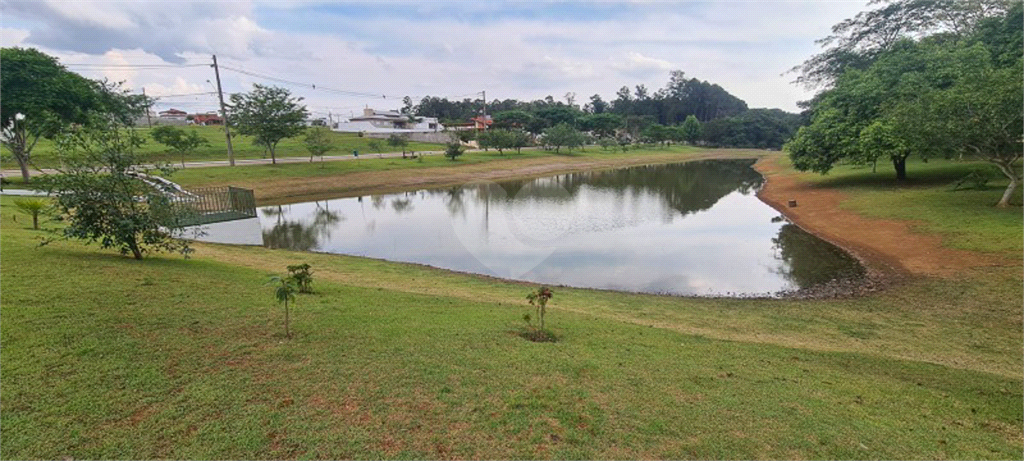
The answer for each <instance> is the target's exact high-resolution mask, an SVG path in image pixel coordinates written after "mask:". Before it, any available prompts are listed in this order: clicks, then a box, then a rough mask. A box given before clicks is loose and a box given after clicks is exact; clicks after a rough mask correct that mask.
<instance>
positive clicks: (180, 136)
mask: <svg viewBox="0 0 1024 461" xmlns="http://www.w3.org/2000/svg"><path fill="white" fill-rule="evenodd" d="M149 135H150V136H152V137H153V140H154V141H156V142H158V143H160V144H163V145H165V146H167V148H168V150H169V151H171V152H174V153H177V154H179V155H181V167H182V168H185V156H187V155H189V154H192V153H194V152H195V151H196V149H198V148H199V146H203V145H207V146H208V145H210V142H209V141H207V140H206V138H203V137H201V136H199V133H196V131H195V130H188V131H187V132H186V130H183V129H181V128H178V127H174V126H171V125H160V126H157V127H155V128H153V129H152V130H150V132H149Z"/></svg>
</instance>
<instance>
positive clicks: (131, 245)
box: [128, 242, 142, 259]
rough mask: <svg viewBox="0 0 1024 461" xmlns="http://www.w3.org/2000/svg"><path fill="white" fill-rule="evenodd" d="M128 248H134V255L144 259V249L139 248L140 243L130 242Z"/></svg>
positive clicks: (136, 257)
mask: <svg viewBox="0 0 1024 461" xmlns="http://www.w3.org/2000/svg"><path fill="white" fill-rule="evenodd" d="M128 248H130V249H131V250H132V256H133V257H135V259H142V250H140V249H139V245H138V244H137V243H135V242H129V243H128Z"/></svg>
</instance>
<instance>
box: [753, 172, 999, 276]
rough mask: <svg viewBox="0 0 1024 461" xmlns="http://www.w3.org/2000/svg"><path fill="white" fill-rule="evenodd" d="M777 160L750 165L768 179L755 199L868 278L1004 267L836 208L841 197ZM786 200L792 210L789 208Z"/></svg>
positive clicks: (900, 226) (895, 224)
mask: <svg viewBox="0 0 1024 461" xmlns="http://www.w3.org/2000/svg"><path fill="white" fill-rule="evenodd" d="M782 160H783V157H782V156H774V155H773V156H765V157H762V158H761V159H760V160H759V161H758V162H757V164H756V165H755V168H756V169H757V170H758V171H759V172H761V174H762V175H764V177H765V179H766V180H767V181H766V183H765V186H764V187H763V188H762V189H761V191H760V192H759V193H758V197H760V198H761V200H763V201H764V202H765V203H767V204H769V205H771V206H772V207H773V208H775V209H776V210H779V211H780V212H781V213H783V214H784V215H786V217H787V218H789V220H790V221H792V222H793V223H795V224H796V225H798V226H800V227H801V228H803V229H804V230H807V231H808V232H811V233H813V234H815V235H817V236H819V237H821V238H824V239H825V240H828V241H830V242H832V243H834V244H836V245H838V246H840V247H842V248H844V249H846V250H847V251H849V252H850V253H852V254H853V255H854V256H856V257H857V258H858V259H860V260H861V261H862V262H863V263H865V266H867V267H868V269H869V270H870V271H871V272H872V273H873V275H880V276H884V277H886V278H892V277H897V278H902V277H905V276H907V275H926V276H939V277H953V276H955V275H957V274H958V273H960V272H961V271H962V270H963V269H964V268H965V267H982V266H997V265H1005V263H1006V262H1005V261H1003V258H1001V257H998V256H992V255H985V254H981V253H976V252H971V251H963V250H956V249H952V248H947V247H944V246H943V245H942V237H939V236H934V235H926V234H921V233H918V232H914V231H913V230H912V229H911V226H913V224H914V223H913V222H910V221H897V220H887V219H873V218H866V217H864V216H861V215H858V214H856V213H854V212H852V211H849V210H845V209H843V208H841V207H840V203H842V201H843V199H844V198H845V195H844V194H843V193H842V192H839V191H837V190H835V189H830V188H822V187H815V186H814V185H811V184H808V183H806V182H803V181H800V180H799V179H798V178H797V177H796V174H794V173H793V172H792V171H790V170H788V169H787V168H786V167H785V166H783V165H782V164H781V161H782ZM789 200H796V201H797V206H796V207H793V208H790V207H789V206H788V202H789Z"/></svg>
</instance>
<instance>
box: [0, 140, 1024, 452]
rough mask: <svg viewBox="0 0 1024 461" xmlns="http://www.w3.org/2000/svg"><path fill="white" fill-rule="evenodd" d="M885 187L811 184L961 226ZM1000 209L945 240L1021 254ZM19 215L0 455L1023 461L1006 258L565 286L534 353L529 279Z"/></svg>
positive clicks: (1016, 305) (1015, 279)
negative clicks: (674, 283)
mask: <svg viewBox="0 0 1024 461" xmlns="http://www.w3.org/2000/svg"><path fill="white" fill-rule="evenodd" d="M651 154H652V155H658V154H655V153H651ZM524 155H533V154H524ZM582 155H587V156H595V158H597V157H598V156H601V155H611V154H603V153H600V152H599V151H596V152H590V151H589V150H588V152H587V153H586V154H581V156H582ZM497 160H500V159H497ZM497 160H493V161H497ZM428 161H431V159H427V160H425V161H424V163H426V162H428ZM336 163H337V164H342V163H352V164H358V163H362V162H336ZM933 163H934V162H933ZM408 164H418V162H415V161H412V162H409V163H408ZM332 165H333V164H332ZM400 165H401V166H403V167H404V165H405V164H400ZM493 165H500V164H497V163H493ZM936 165H938V164H937V163H936ZM339 167H340V165H339ZM964 167H965V166H963V165H961V166H959V167H956V168H954V169H957V168H964ZM353 168H354V167H353ZM495 168H497V166H495ZM936 168H938V167H936ZM247 169H248V167H247V168H246V170H247ZM237 170H239V171H241V170H242V169H237ZM285 171H291V170H285ZM382 171H385V172H386V171H388V170H386V169H385V170H382ZM915 171H919V170H916V169H910V174H911V175H912V176H913V175H914V174H915ZM196 172H199V170H198V169H197V170H196ZM392 173H393V174H394V173H395V172H392ZM232 174H233V173H232ZM294 174H296V175H300V176H301V175H303V174H312V173H309V172H304V171H297V172H296V173H294ZM354 174H356V173H353V175H354ZM950 174H952V173H950ZM883 175H884V173H879V174H878V175H876V176H871V177H869V178H864V177H863V171H862V170H844V169H840V170H838V171H836V172H835V173H834V174H833V175H830V176H828V177H824V178H821V177H817V176H814V177H809V178H811V179H813V180H814V181H820V185H821V186H822V187H842V188H843V189H844V191H848V192H849V197H850V199H849V203H847V204H844V205H843V206H849V207H851V209H857V210H860V209H861V208H864V209H865V210H876V209H883V208H888V207H890V206H891V204H892V203H905V202H907V201H918V202H923V203H915V204H914V205H913V207H908V208H913V209H915V210H917V209H919V211H908V213H914V214H911V215H909V216H912V219H915V220H920V221H921V222H922V223H924V224H922V226H923V227H922V231H926V232H932V231H936V232H946V231H945V230H943V228H942V227H937V226H939V225H945V224H944V222H945V221H946V220H948V219H953V218H951V216H952V215H955V214H956V211H955V210H953V211H950V210H946V209H945V208H947V207H949V208H952V207H953V205H950V204H951V203H956V200H959V197H962V195H959V194H965V193H964V192H949V193H946V192H944V188H945V187H946V185H947V183H945V182H943V181H938V180H936V181H935V182H934V183H932V184H920V185H917V186H910V187H890V186H889V185H888V183H887V181H886V180H885V179H884V178H882V176H883ZM871 178H879V180H877V181H876V180H871ZM950 182H951V181H950ZM999 193H1001V191H998V190H995V189H993V190H989V191H987V194H988V195H987V196H986V197H991V196H995V197H998V194H999ZM919 194H923V195H919ZM942 194H946V195H942ZM966 194H971V193H970V192H968V193H966ZM922 197H923V198H922ZM942 197H950V199H949V200H950V201H948V202H947V201H944V200H942ZM971 200H974V201H975V202H978V203H983V202H985V201H986V200H988V198H985V197H981V196H979V197H976V198H974V199H971ZM972 203H973V202H972ZM1003 211H1005V210H996V209H994V208H991V207H989V206H985V205H982V206H977V207H974V208H971V210H970V211H969V213H970V214H971V216H972V217H971V218H969V223H968V224H969V225H952V224H950V225H949V226H950V230H949V232H957V233H958V234H956V235H963V236H964V237H962V238H959V239H956V240H952V241H957V240H959V241H986V240H992V242H991V243H989V244H988V245H989V246H986V247H984V248H979V249H985V250H989V251H998V252H1004V251H1005V252H1012V251H1014V250H1013V249H1014V248H1018V247H1014V245H1020V242H1019V240H1020V238H1021V235H1022V230H1021V228H1022V225H1021V216H1020V209H1019V208H1018V209H1016V210H1015V211H1014V212H1015V216H1016V217H1017V218H1016V219H1017V220H1016V221H1015V223H1014V222H1013V221H1012V220H1009V219H1008V218H1006V217H1005V214H1004V213H1003ZM1011 211H1013V210H1011ZM16 215H17V212H16V211H15V210H14V207H13V206H12V200H11V199H10V198H9V197H4V198H2V199H0V226H2V234H0V235H2V238H0V265H2V267H3V268H4V269H5V270H3V271H2V273H0V286H2V317H3V322H2V323H0V343H2V345H3V347H2V349H0V355H2V356H0V374H2V376H3V386H2V387H0V397H2V398H0V428H2V444H0V451H2V453H0V456H2V457H3V458H5V459H14V458H19V459H20V458H64V457H73V458H157V457H159V458H235V459H239V458H254V459H255V458H260V459H266V458H509V459H510V458H545V459H569V458H572V459H584V458H585V459H594V458H630V459H635V458H662V459H664V458H734V459H736V458H790V459H796V458H830V459H837V458H858V459H862V458H875V459H877V458H884V459H940V458H941V459H946V458H959V459H968V458H970V459H1006V458H1019V457H1020V454H1021V451H1022V449H1024V439H1022V435H1021V434H1022V430H1024V397H1022V395H1024V387H1022V378H1021V375H1022V372H1024V370H1022V364H1021V350H1022V347H1024V340H1022V333H1021V328H1022V319H1021V317H1022V312H1021V305H1020V300H1021V299H1022V296H1024V288H1022V286H1021V267H1020V266H1019V265H1017V266H1014V267H990V268H975V269H965V271H964V274H963V276H962V277H960V278H958V279H956V280H944V279H941V280H940V279H927V278H923V279H916V280H911V281H909V282H907V283H906V284H904V285H901V286H899V287H895V288H892V289H890V290H888V291H885V292H882V293H877V294H874V295H871V296H867V297H862V298H855V299H835V300H801V301H796V300H739V299H689V298H675V297H661V296H651V295H635V294H625V293H615V292H607V291H595V290H577V289H568V288H559V289H556V290H555V297H554V299H553V300H552V302H551V304H549V314H548V317H547V319H548V323H549V325H550V326H551V327H553V329H554V330H555V331H556V332H557V333H558V334H559V335H560V338H561V341H560V342H558V343H553V344H538V343H532V342H529V341H526V340H523V339H521V338H519V337H518V336H516V335H514V334H513V333H512V330H513V329H514V328H516V327H517V326H518V325H520V324H521V323H522V320H520V318H521V316H522V314H523V313H525V312H527V311H528V307H529V306H528V305H527V304H526V302H525V299H524V297H525V295H526V293H527V291H529V289H530V288H531V287H530V286H528V285H524V284H519V283H513V282H505V281H501V280H495V279H491V278H486V277H479V276H472V275H466V274H457V273H452V272H447V271H442V270H437V269H432V268H428V267H423V266H417V265H409V264H400V263H389V262H385V261H379V260H369V259H363V258H356V257H346V256H335V255H326V254H303V253H296V252H289V251H281V250H266V249H263V248H254V247H235V246H225V245H205V244H204V245H198V246H197V247H198V248H197V250H198V251H197V254H196V256H195V258H193V259H189V260H184V259H181V258H180V257H176V256H156V257H152V258H148V259H146V260H144V261H141V262H140V261H134V260H130V259H127V258H123V257H120V256H117V255H116V254H114V253H112V252H109V251H100V250H97V249H95V248H92V247H86V246H82V245H80V244H78V243H57V244H52V245H49V246H46V247H41V248H34V242H35V239H36V238H37V237H38V236H39V235H41V233H40V232H37V231H32V230H31V229H29V228H28V226H30V224H29V223H28V221H27V220H26V218H27V217H26V216H24V215H17V222H14V217H15V216H16ZM897 216H899V215H897ZM957 219H960V218H957ZM962 219H964V220H968V218H962ZM962 222H964V221H962ZM929 223H935V224H934V225H933V224H929ZM930 226H931V227H930ZM992 229H1002V230H1000V231H993V230H992ZM980 234H984V235H980ZM951 235H952V234H951ZM1018 253H1019V251H1018ZM301 262H309V263H310V264H312V266H313V269H314V278H315V283H314V287H315V288H316V291H317V292H316V293H315V294H312V295H301V296H299V298H298V300H297V304H296V306H295V309H294V310H293V315H292V321H293V325H292V329H293V332H294V333H295V338H294V339H291V340H287V339H285V338H284V334H283V333H284V328H283V317H284V316H283V309H282V308H281V307H280V306H279V305H277V304H276V303H275V302H274V301H273V297H272V291H271V290H272V289H271V287H269V286H267V285H266V281H267V279H268V276H269V275H270V274H274V273H277V274H280V273H282V272H284V268H285V266H286V265H288V264H297V263H301Z"/></svg>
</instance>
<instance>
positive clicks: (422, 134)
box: [331, 108, 448, 142]
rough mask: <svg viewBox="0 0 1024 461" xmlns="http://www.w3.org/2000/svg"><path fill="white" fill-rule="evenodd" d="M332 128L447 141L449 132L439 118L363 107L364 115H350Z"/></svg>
mask: <svg viewBox="0 0 1024 461" xmlns="http://www.w3.org/2000/svg"><path fill="white" fill-rule="evenodd" d="M331 129H332V130H334V131H338V132H342V133H359V135H360V136H367V137H371V138H387V137H389V136H391V135H394V134H399V135H403V136H404V137H406V138H408V139H409V140H412V141H421V142H446V141H447V140H448V134H447V133H444V130H445V127H444V125H442V124H441V123H440V122H438V120H437V118H434V117H417V116H411V115H408V114H403V113H400V112H398V111H393V110H376V109H370V108H366V109H363V115H361V116H357V117H350V118H349V119H348V120H342V121H341V122H338V123H335V124H334V125H333V126H332V127H331Z"/></svg>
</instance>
